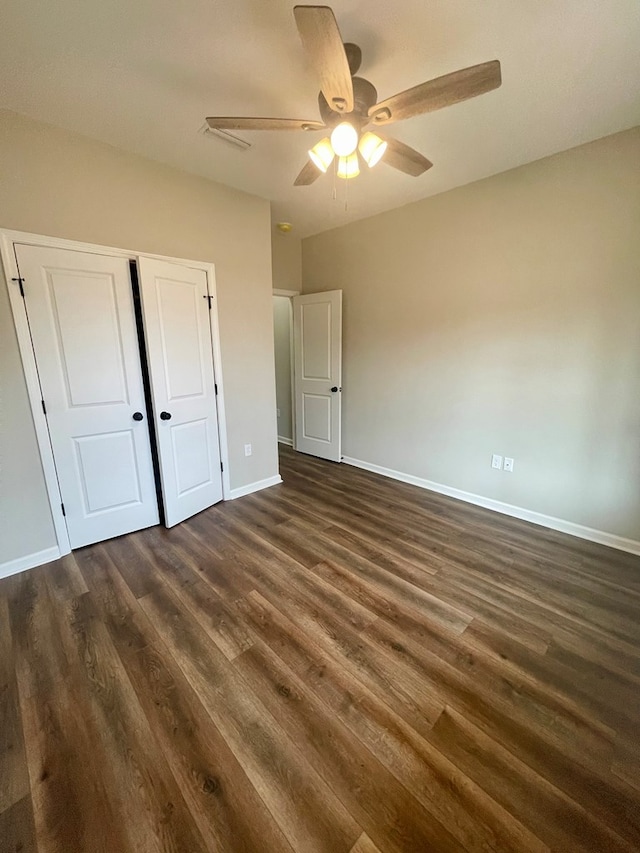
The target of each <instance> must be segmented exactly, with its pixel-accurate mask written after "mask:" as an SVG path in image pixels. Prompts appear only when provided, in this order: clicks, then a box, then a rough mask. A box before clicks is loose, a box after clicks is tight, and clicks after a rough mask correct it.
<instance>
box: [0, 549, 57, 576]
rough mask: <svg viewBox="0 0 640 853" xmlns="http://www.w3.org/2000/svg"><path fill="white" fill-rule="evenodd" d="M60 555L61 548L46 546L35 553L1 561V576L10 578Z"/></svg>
mask: <svg viewBox="0 0 640 853" xmlns="http://www.w3.org/2000/svg"><path fill="white" fill-rule="evenodd" d="M59 556H60V549H59V548H58V546H57V545H55V546H54V547H53V548H45V549H44V551H36V552H35V554H25V556H24V557H17V558H16V559H15V560H8V561H7V562H6V563H0V578H8V577H9V576H10V575H17V574H18V573H19V572H25V571H26V570H27V569H34V568H35V567H36V566H41V565H43V563H50V562H51V561H52V560H57V559H58V557H59Z"/></svg>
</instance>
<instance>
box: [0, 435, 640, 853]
mask: <svg viewBox="0 0 640 853" xmlns="http://www.w3.org/2000/svg"><path fill="white" fill-rule="evenodd" d="M281 470H282V475H283V478H284V480H285V482H284V485H281V486H277V487H274V488H271V489H269V490H267V491H264V492H260V493H257V494H255V495H251V496H248V497H245V498H241V499H240V500H237V501H235V502H232V503H227V504H221V505H219V506H217V507H214V508H212V509H210V510H208V511H206V512H204V513H202V514H200V515H199V516H197V517H195V518H193V519H191V520H189V521H188V522H185V523H184V524H182V525H179V526H177V527H175V528H173V529H172V530H168V531H167V530H164V529H161V528H158V527H157V528H152V529H150V530H146V531H141V532H139V533H135V534H133V535H131V536H126V537H122V538H121V539H116V540H112V541H110V542H106V543H103V544H100V545H95V546H91V547H88V548H83V549H81V550H79V551H77V552H75V553H74V554H73V555H71V556H69V557H65V558H64V559H62V560H59V561H57V562H56V563H52V564H49V565H47V566H43V567H40V568H38V569H34V570H32V571H29V572H25V573H23V574H21V575H17V576H15V577H13V578H8V579H6V580H3V581H1V582H0V686H1V693H0V780H1V789H0V850H1V851H2V853H9V851H11V853H17V851H21V853H32V851H40V853H54V851H55V853H100V851H105V853H133V851H135V853H147V851H148V853H159V851H175V852H176V853H198V851H248V853H253V851H255V853H272V851H274V853H275V851H277V853H286V851H300V853H315V851H323V852H324V853H348V852H349V851H351V853H386V852H387V851H412V852H413V851H450V850H482V851H487V850H494V851H526V853H529V851H540V850H549V849H551V850H556V851H563V853H565V851H576V850H580V851H638V850H639V849H640V757H639V755H640V751H639V743H638V741H639V731H640V727H639V724H640V558H638V557H633V556H630V555H627V554H623V553H621V552H617V551H613V550H610V549H607V548H604V547H601V546H598V545H594V544H591V543H587V542H582V541H580V540H577V539H573V538H571V537H568V536H564V535H562V534H559V533H555V532H552V531H548V530H544V529H542V528H539V527H535V526H532V525H528V524H526V523H524V522H519V521H516V520H513V519H509V518H506V517H505V516H500V515H496V514H493V513H491V512H489V511H486V510H483V509H480V508H477V507H473V506H469V505H467V504H463V503H459V502H456V501H454V500H452V499H448V498H444V497H441V496H438V495H435V494H432V493H429V492H425V491H421V490H419V489H416V488H413V487H411V486H407V485H404V484H401V483H395V482H392V481H389V480H385V479H382V478H381V477H378V476H375V475H372V474H368V473H365V472H362V471H358V470H356V469H354V468H350V467H347V466H340V465H333V464H331V463H325V462H322V461H319V460H316V459H312V458H310V457H305V456H302V455H300V454H294V453H293V452H291V451H287V450H285V451H284V452H283V453H282V463H281Z"/></svg>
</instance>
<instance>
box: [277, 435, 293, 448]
mask: <svg viewBox="0 0 640 853" xmlns="http://www.w3.org/2000/svg"><path fill="white" fill-rule="evenodd" d="M278 442H279V443H280V444H286V445H288V446H289V447H293V439H292V438H285V437H284V436H283V435H279V436H278Z"/></svg>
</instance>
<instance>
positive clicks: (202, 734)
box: [124, 645, 292, 853]
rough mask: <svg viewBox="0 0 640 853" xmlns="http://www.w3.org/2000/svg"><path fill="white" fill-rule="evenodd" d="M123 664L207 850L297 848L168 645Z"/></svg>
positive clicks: (279, 851)
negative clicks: (288, 840)
mask: <svg viewBox="0 0 640 853" xmlns="http://www.w3.org/2000/svg"><path fill="white" fill-rule="evenodd" d="M124 663H125V668H126V669H127V673H128V675H129V677H130V679H131V682H132V684H133V687H134V689H135V690H136V693H137V695H138V698H139V700H140V703H141V705H142V707H143V709H144V711H145V714H146V716H147V719H148V720H149V723H150V725H151V727H152V729H153V731H154V732H155V734H156V737H157V739H158V741H159V743H160V746H161V748H162V751H163V753H164V755H165V757H166V759H167V761H168V762H169V765H170V766H171V769H172V772H173V774H174V776H175V777H176V780H177V782H178V785H179V786H180V791H181V792H182V795H183V796H184V798H185V800H186V802H187V804H188V806H189V809H190V811H191V813H192V814H193V816H194V819H195V820H196V822H197V824H198V828H199V830H200V832H201V834H202V837H203V839H204V840H205V843H206V847H207V850H225V851H238V853H240V851H245V853H252V851H255V850H261V851H263V853H286V851H291V850H292V848H291V846H290V845H289V843H288V842H287V840H286V838H285V836H284V835H283V833H282V831H281V830H280V829H279V827H278V825H277V823H276V822H275V820H274V819H273V817H272V815H271V814H270V812H269V811H268V809H267V808H266V806H265V804H264V802H263V801H262V800H261V798H260V797H259V796H258V793H257V791H256V789H255V788H254V787H253V785H252V784H251V782H250V781H249V779H248V777H247V776H246V774H245V773H244V771H243V769H242V767H241V766H240V764H239V762H238V760H237V759H236V757H235V756H234V754H233V752H232V751H231V749H230V747H229V746H228V744H227V742H226V741H225V739H224V737H223V736H222V735H221V734H220V732H219V731H218V729H217V727H216V726H215V725H214V724H213V722H212V720H211V717H210V716H209V715H208V714H207V712H206V710H205V708H204V706H203V704H202V703H201V701H200V699H199V697H198V695H197V693H196V692H195V691H194V690H193V688H192V687H191V685H190V684H189V682H188V681H187V680H186V678H185V676H184V675H183V673H182V671H181V670H180V668H179V667H178V665H177V664H176V663H175V661H174V660H173V658H172V657H171V655H170V654H169V653H168V650H167V649H166V647H164V646H160V645H149V646H147V647H146V648H144V649H142V650H140V651H139V652H138V653H137V654H135V655H132V656H129V657H127V658H126V659H125V661H124Z"/></svg>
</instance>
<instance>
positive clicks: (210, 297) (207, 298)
mask: <svg viewBox="0 0 640 853" xmlns="http://www.w3.org/2000/svg"><path fill="white" fill-rule="evenodd" d="M202 298H203V299H206V300H207V302H208V304H209V311H211V301H212V300H213V296H203V297H202Z"/></svg>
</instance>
